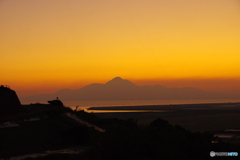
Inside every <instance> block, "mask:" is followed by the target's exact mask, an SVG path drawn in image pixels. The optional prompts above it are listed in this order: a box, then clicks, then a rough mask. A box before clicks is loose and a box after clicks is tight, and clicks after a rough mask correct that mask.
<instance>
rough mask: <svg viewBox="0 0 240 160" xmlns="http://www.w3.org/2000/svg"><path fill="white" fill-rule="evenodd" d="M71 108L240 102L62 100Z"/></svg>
mask: <svg viewBox="0 0 240 160" xmlns="http://www.w3.org/2000/svg"><path fill="white" fill-rule="evenodd" d="M62 102H63V104H64V106H66V107H69V108H71V109H73V110H74V109H76V107H77V108H78V110H79V109H86V108H90V107H113V106H142V105H171V104H204V103H205V104H207V103H237V102H239V103H240V98H239V99H191V100H110V101H62ZM31 103H47V102H44V101H38V102H36V101H35V102H34V101H21V104H31Z"/></svg>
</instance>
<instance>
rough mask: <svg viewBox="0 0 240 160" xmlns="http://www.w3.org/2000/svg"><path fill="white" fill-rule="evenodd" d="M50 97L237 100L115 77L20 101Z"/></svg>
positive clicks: (223, 94)
mask: <svg viewBox="0 0 240 160" xmlns="http://www.w3.org/2000/svg"><path fill="white" fill-rule="evenodd" d="M52 97H61V99H62V100H64V101H70V100H75V101H77V100H159V99H161V100H162V99H163V100H165V99H170V100H171V99H223V98H228V99H230V98H238V97H237V96H235V95H229V94H225V93H220V92H207V91H203V90H200V89H197V88H190V87H185V88H167V87H164V86H161V85H154V86H138V85H135V84H134V83H132V82H130V81H129V80H126V79H122V78H120V77H116V78H114V79H112V80H110V81H108V82H107V83H105V84H99V83H94V84H90V85H87V86H85V87H83V88H80V89H77V90H70V89H63V90H60V91H58V92H56V93H53V94H42V95H34V96H29V97H22V98H21V100H22V101H46V100H48V99H50V98H52Z"/></svg>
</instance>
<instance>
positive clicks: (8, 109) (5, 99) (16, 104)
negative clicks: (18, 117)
mask: <svg viewBox="0 0 240 160" xmlns="http://www.w3.org/2000/svg"><path fill="white" fill-rule="evenodd" d="M23 111H24V108H23V107H22V106H21V103H20V101H19V99H18V96H17V94H16V92H15V91H14V90H12V89H10V88H9V87H7V86H3V85H1V86H0V116H8V115H14V114H17V113H21V112H23Z"/></svg>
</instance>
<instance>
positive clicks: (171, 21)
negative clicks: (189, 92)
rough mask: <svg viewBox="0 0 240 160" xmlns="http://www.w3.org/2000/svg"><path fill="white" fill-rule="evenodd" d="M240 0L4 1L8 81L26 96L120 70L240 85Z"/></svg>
mask: <svg viewBox="0 0 240 160" xmlns="http://www.w3.org/2000/svg"><path fill="white" fill-rule="evenodd" d="M239 63H240V1H239V0H101V1H100V0H0V75H1V76H0V84H4V85H9V86H10V87H11V88H12V89H14V90H16V91H17V93H18V95H19V96H27V95H33V94H38V93H51V92H55V91H57V90H59V89H63V88H70V89H78V88H81V87H83V86H84V85H87V84H90V83H95V82H96V83H105V82H106V81H108V80H110V79H112V78H114V77H116V76H120V77H122V78H124V79H129V80H131V81H133V82H134V83H136V84H138V85H153V84H160V85H164V86H167V87H183V86H188V87H198V88H201V89H204V90H213V91H237V90H240V64H239Z"/></svg>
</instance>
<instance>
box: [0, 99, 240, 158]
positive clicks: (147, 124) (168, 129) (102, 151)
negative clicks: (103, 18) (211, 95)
mask: <svg viewBox="0 0 240 160" xmlns="http://www.w3.org/2000/svg"><path fill="white" fill-rule="evenodd" d="M239 108H240V106H239V104H238V103H228V104H197V105H164V106H132V107H127V108H126V107H110V108H109V107H108V108H105V107H102V108H100V107H98V108H97V109H98V110H102V111H103V110H105V111H107V110H109V109H111V110H115V111H118V110H122V111H125V110H132V112H128V113H126V112H124V113H121V112H115V113H93V114H91V113H86V112H84V111H72V110H70V109H68V108H65V107H61V108H53V109H50V110H48V109H46V106H45V108H44V107H40V106H39V108H36V107H34V108H31V109H32V110H31V111H30V112H29V114H27V115H19V116H17V117H10V118H8V119H7V121H8V122H11V124H12V123H13V122H14V123H17V124H18V126H10V127H6V126H7V124H6V122H5V121H6V120H2V122H1V124H2V128H0V159H1V158H2V159H5V158H6V159H9V158H10V157H16V156H21V155H25V154H30V153H38V152H43V151H46V150H58V149H64V148H70V147H83V148H86V149H84V150H83V151H82V152H80V153H78V154H68V153H57V154H49V155H46V156H44V157H36V158H31V157H28V158H25V159H26V160H30V159H35V160H39V159H41V160H42V159H45V160H46V159H47V160H52V159H58V160H75V159H77V160H135V159H136V160H159V159H161V160H179V159H180V160H181V159H184V160H193V159H194V160H203V159H204V160H207V159H212V157H210V152H211V151H215V152H236V153H240V142H238V141H224V139H221V138H218V137H214V134H215V131H216V130H225V129H229V128H235V129H237V128H240V126H239V125H240V123H239V122H240V118H239V117H240V110H239ZM91 109H92V110H91ZM91 109H90V110H91V111H94V109H95V110H96V108H91ZM134 110H135V111H137V110H138V111H140V110H148V111H147V112H146V111H145V112H134ZM157 111H158V112H157ZM160 111H161V112H160ZM162 111H164V112H162ZM68 114H70V115H71V116H70V117H69V116H68ZM96 115H97V116H96ZM82 122H84V123H82ZM90 124H91V125H90ZM93 126H95V127H93ZM96 127H100V128H101V129H103V130H104V131H99V130H98V128H96ZM196 131H200V132H196ZM209 131H212V132H209ZM229 133H231V134H234V135H236V136H237V137H239V138H240V135H239V133H238V132H236V133H235V132H229ZM236 136H235V138H237V137H236ZM214 158H215V159H239V156H237V157H236V156H234V157H214Z"/></svg>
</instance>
